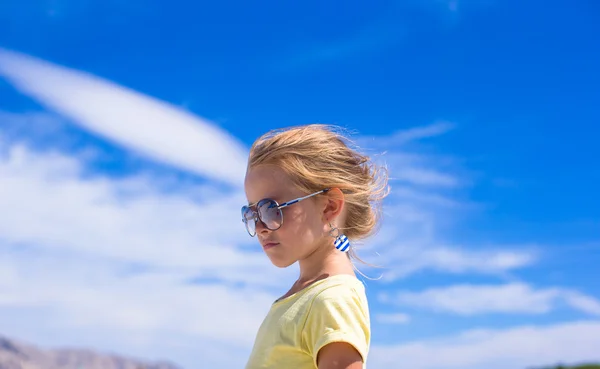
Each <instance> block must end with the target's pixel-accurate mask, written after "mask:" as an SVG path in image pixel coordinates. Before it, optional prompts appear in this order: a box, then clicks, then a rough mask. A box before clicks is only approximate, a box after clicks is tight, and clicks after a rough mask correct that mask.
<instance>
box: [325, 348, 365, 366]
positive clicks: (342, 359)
mask: <svg viewBox="0 0 600 369" xmlns="http://www.w3.org/2000/svg"><path fill="white" fill-rule="evenodd" d="M317 363H318V366H319V368H318V369H362V368H363V361H362V356H360V354H359V353H358V351H356V349H355V348H354V347H353V346H352V345H349V344H347V343H345V342H333V343H330V344H328V345H326V346H325V347H323V348H322V349H321V350H320V351H319V354H318V357H317Z"/></svg>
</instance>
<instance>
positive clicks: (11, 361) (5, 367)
mask: <svg viewBox="0 0 600 369" xmlns="http://www.w3.org/2000/svg"><path fill="white" fill-rule="evenodd" d="M0 369H181V368H180V367H178V366H176V365H175V364H172V363H168V362H154V363H152V362H145V361H141V360H137V359H132V358H127V357H123V356H119V355H112V354H103V353H98V352H95V351H92V350H85V349H55V350H43V349H40V348H37V347H35V346H33V345H30V344H25V343H22V342H17V341H15V340H11V339H8V338H6V337H1V336H0Z"/></svg>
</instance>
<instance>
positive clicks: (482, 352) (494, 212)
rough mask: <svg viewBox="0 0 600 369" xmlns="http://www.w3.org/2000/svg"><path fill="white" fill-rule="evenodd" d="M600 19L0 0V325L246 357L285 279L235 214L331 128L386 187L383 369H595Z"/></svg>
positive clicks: (128, 347) (541, 7)
mask: <svg viewBox="0 0 600 369" xmlns="http://www.w3.org/2000/svg"><path fill="white" fill-rule="evenodd" d="M599 11H600V8H599V6H598V5H597V4H594V3H592V2H584V1H572V2H567V1H558V0H557V1H555V2H552V3H551V4H549V3H548V2H542V1H529V2H527V3H525V4H524V3H523V2H517V1H499V0H488V1H474V0H403V1H382V2H376V3H373V4H372V5H369V6H368V7H366V6H364V4H359V3H347V2H344V3H343V2H340V1H334V2H333V1H332V2H327V4H323V3H321V2H316V1H309V2H303V3H302V4H301V5H300V4H298V5H290V4H281V3H280V2H266V3H262V4H261V5H260V6H257V5H256V4H249V3H247V2H238V1H236V2H225V3H215V2H213V3H200V4H193V3H192V2H182V1H170V2H157V1H145V2H142V1H129V2H127V4H124V3H123V2H119V1H114V0H113V1H104V2H95V1H66V0H64V1H61V0H56V1H48V0H47V1H29V2H27V3H23V2H21V1H13V0H8V1H4V2H2V3H1V4H0V145H1V149H0V179H1V182H0V183H1V186H2V191H0V192H1V194H0V205H1V206H2V208H3V209H4V210H5V211H3V212H2V213H3V215H0V254H2V258H1V261H0V266H1V267H2V268H0V269H1V270H2V272H0V312H1V313H0V323H1V324H0V326H2V327H6V328H4V329H5V331H3V332H0V334H7V335H11V336H15V337H17V338H21V339H24V340H28V341H31V342H34V343H38V344H42V345H63V344H65V345H73V344H81V345H86V346H89V347H93V348H97V349H100V350H111V351H119V352H122V353H125V354H131V355H139V356H144V357H149V358H154V357H167V358H169V359H172V360H174V361H176V362H180V363H182V364H183V365H185V366H186V368H199V367H204V366H202V365H199V364H198V360H199V358H205V359H204V360H207V361H209V362H212V363H219V367H223V368H229V367H231V368H234V367H239V366H240V365H241V363H243V361H244V355H247V353H248V350H249V345H250V344H251V341H252V339H253V335H254V331H255V329H256V326H257V324H259V323H260V319H261V318H262V316H263V315H264V313H265V312H266V309H267V308H268V304H269V303H270V301H272V299H274V298H275V297H277V295H278V294H281V293H282V292H283V291H284V290H285V288H287V284H288V283H291V281H293V278H294V277H295V269H294V268H292V269H290V270H284V271H282V270H276V269H275V268H273V267H271V266H270V265H269V264H268V262H267V260H266V258H265V257H264V256H263V255H261V254H260V252H259V251H258V250H257V249H256V247H255V246H256V245H255V244H254V242H255V241H254V240H252V239H249V237H247V235H246V234H245V231H244V229H243V227H242V225H241V223H240V222H239V206H240V205H241V204H242V203H244V202H245V199H244V196H243V192H242V190H241V187H240V186H241V179H242V178H243V174H244V173H243V167H244V164H245V163H244V160H245V154H246V152H247V149H248V147H249V146H250V145H251V143H252V141H253V140H254V139H255V138H256V137H258V136H259V135H260V134H262V133H264V132H265V131H266V130H268V129H272V128H276V127H282V126H289V125H296V124H305V123H313V122H321V123H332V124H339V125H341V126H343V127H347V128H350V129H352V130H355V131H356V132H357V136H356V139H357V140H358V141H359V142H360V143H361V144H363V145H364V146H365V147H366V148H368V149H369V152H370V153H372V154H373V155H374V156H375V157H377V160H381V161H383V162H385V163H387V165H388V166H389V168H390V174H391V176H392V177H393V180H392V182H391V186H392V195H391V196H390V198H389V199H388V201H387V203H386V213H385V221H384V225H383V227H382V230H381V232H380V234H379V235H377V236H376V237H374V238H373V239H372V240H369V242H366V244H365V245H363V247H364V249H363V253H362V254H361V255H362V256H364V257H365V258H366V259H367V260H369V261H374V262H376V263H379V264H383V265H384V266H385V268H384V269H382V270H380V269H368V268H362V270H363V271H364V272H365V273H367V274H368V275H370V276H377V275H379V273H381V272H383V278H382V279H381V280H377V281H369V280H367V281H366V283H367V286H368V293H369V297H370V301H371V306H372V316H373V330H374V333H373V334H374V335H373V350H372V358H373V359H372V362H373V364H372V366H371V367H373V368H380V367H381V368H383V367H388V365H390V363H397V362H398V361H404V362H408V363H410V366H411V367H414V368H438V367H440V366H444V367H446V368H481V367H483V366H486V367H491V368H494V367H498V368H506V367H515V368H517V367H526V366H528V365H544V364H551V363H553V362H556V361H569V362H577V361H581V360H600V356H599V355H598V353H597V350H596V349H594V347H598V346H600V341H599V340H598V337H600V320H599V319H600V318H599V317H600V290H599V289H598V286H597V282H595V278H597V277H596V276H595V272H594V268H595V267H596V265H597V263H598V262H599V261H600V211H599V210H598V209H600V195H599V194H598V191H597V187H598V183H599V181H600V166H598V165H597V158H599V157H600V148H599V147H598V146H596V145H594V143H595V142H596V141H597V139H598V134H599V131H600V129H599V128H598V125H597V124H596V122H598V121H599V119H600V111H599V110H598V109H597V101H598V97H599V96H600V87H599V86H600V73H599V72H598V71H597V65H599V63H600V49H598V47H597V45H596V44H597V38H598V34H599V33H600V25H599V24H598V22H597V14H600V13H599ZM384 151H385V152H386V154H385V155H379V153H381V152H384ZM209 154H216V155H217V157H218V158H219V160H218V161H215V160H211V159H210V157H209V156H208V155H209ZM376 252H377V253H379V254H380V255H381V256H380V257H377V256H376ZM149 285H151V286H153V288H152V289H151V290H149V289H148V286H149ZM115 301H118V303H116V304H115ZM241 303H244V304H248V305H247V306H248V307H247V308H245V309H244V312H243V313H241V314H240V313H239V312H238V313H236V311H237V309H235V308H236V307H237V306H239V304H241ZM115 305H118V308H115ZM232 316H235V317H234V318H232ZM54 327H60V332H61V333H58V334H57V333H55V330H54ZM167 333H168V334H169V335H170V337H172V339H171V340H170V341H169V342H164V336H161V335H164V334H167ZM573 336H577V337H579V338H580V340H581V344H580V345H577V347H573V346H574V345H569V344H566V343H565V337H573ZM115 337H118V338H115ZM161 337H163V338H161ZM80 340H81V341H80ZM536 345H537V346H536ZM540 347H541V348H543V351H544V354H543V355H540V354H539V350H540ZM213 349H214V350H215V351H214V352H215V353H214V354H212V353H211V352H213V351H211V350H213ZM232 351H234V352H239V353H240V354H241V355H242V356H241V357H242V359H235V358H233V357H232V356H231V355H225V356H224V355H222V353H223V352H226V353H231V352H232ZM431 352H436V353H437V355H435V356H432V355H431ZM224 360H226V361H224Z"/></svg>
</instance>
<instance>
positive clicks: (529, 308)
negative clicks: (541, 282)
mask: <svg viewBox="0 0 600 369" xmlns="http://www.w3.org/2000/svg"><path fill="white" fill-rule="evenodd" d="M385 300H386V301H388V302H392V303H395V304H397V305H399V306H412V307H417V308H422V309H427V310H433V311H445V312H451V313H456V314H460V315H474V314H488V313H526V314H541V313H548V312H549V311H551V310H553V309H554V308H555V307H556V303H557V302H560V301H564V302H566V303H567V304H568V305H570V306H571V307H573V308H575V309H578V310H582V311H584V312H587V313H590V314H594V315H600V301H598V300H596V299H594V298H593V297H591V296H586V295H583V294H581V293H579V292H576V291H570V290H566V289H561V288H545V289H535V288H533V287H531V286H529V285H527V284H524V283H509V284H504V285H470V284H461V285H452V286H448V287H440V288H430V289H427V290H424V291H421V292H399V293H397V294H396V295H395V296H393V297H389V296H386V297H385Z"/></svg>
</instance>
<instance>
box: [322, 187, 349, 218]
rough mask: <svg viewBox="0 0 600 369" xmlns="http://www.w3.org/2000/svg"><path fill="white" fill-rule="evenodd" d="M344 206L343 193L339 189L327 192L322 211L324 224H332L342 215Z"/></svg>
mask: <svg viewBox="0 0 600 369" xmlns="http://www.w3.org/2000/svg"><path fill="white" fill-rule="evenodd" d="M344 205H345V198H344V193H343V192H342V191H341V190H340V189H339V188H332V189H330V190H329V191H327V194H326V196H325V207H324V209H323V221H324V222H325V223H330V222H333V221H334V220H335V219H336V218H338V217H339V216H340V215H341V214H342V212H343V210H344Z"/></svg>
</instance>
